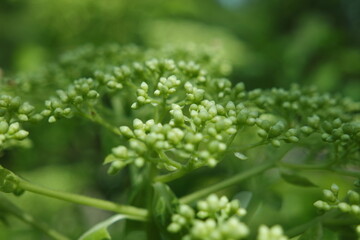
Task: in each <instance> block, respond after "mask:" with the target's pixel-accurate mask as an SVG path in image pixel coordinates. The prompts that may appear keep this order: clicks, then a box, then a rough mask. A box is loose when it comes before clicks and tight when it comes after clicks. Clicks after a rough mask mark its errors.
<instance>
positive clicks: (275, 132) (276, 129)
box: [264, 121, 285, 138]
mask: <svg viewBox="0 0 360 240" xmlns="http://www.w3.org/2000/svg"><path fill="white" fill-rule="evenodd" d="M264 129H265V128H264ZM284 130H285V124H284V123H283V122H281V121H279V122H277V123H276V124H275V125H274V126H272V127H271V128H270V130H269V137H270V138H274V137H277V136H279V135H280V134H281V133H283V131H284Z"/></svg>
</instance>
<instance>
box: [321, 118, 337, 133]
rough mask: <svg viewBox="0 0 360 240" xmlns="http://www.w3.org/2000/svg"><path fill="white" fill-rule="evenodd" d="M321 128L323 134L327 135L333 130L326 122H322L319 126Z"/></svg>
mask: <svg viewBox="0 0 360 240" xmlns="http://www.w3.org/2000/svg"><path fill="white" fill-rule="evenodd" d="M321 127H322V129H324V131H325V132H327V133H331V132H332V130H333V129H334V127H333V126H332V124H331V123H330V122H328V121H324V122H323V123H322V124H321Z"/></svg>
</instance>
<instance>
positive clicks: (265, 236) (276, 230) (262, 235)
mask: <svg viewBox="0 0 360 240" xmlns="http://www.w3.org/2000/svg"><path fill="white" fill-rule="evenodd" d="M288 239H289V238H288V237H287V236H285V235H284V232H283V229H282V228H281V226H279V225H275V226H273V227H271V228H269V227H267V226H265V225H261V226H260V227H259V233H258V236H257V240H288Z"/></svg>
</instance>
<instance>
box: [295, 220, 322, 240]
mask: <svg viewBox="0 0 360 240" xmlns="http://www.w3.org/2000/svg"><path fill="white" fill-rule="evenodd" d="M321 239H323V228H322V225H321V223H316V224H314V225H313V226H311V227H310V228H309V229H308V230H306V231H305V232H304V233H303V234H302V235H301V237H300V238H299V240H321Z"/></svg>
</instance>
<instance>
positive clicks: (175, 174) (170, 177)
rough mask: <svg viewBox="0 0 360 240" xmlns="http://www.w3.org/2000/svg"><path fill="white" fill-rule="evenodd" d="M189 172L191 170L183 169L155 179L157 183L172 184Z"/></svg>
mask: <svg viewBox="0 0 360 240" xmlns="http://www.w3.org/2000/svg"><path fill="white" fill-rule="evenodd" d="M187 172H189V170H187V169H186V168H182V169H180V170H178V171H176V172H172V173H168V174H164V175H160V176H157V177H155V181H156V182H163V183H165V182H170V181H172V180H175V179H178V178H180V177H182V176H184V175H185V174H186V173H187Z"/></svg>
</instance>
